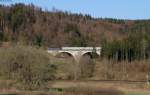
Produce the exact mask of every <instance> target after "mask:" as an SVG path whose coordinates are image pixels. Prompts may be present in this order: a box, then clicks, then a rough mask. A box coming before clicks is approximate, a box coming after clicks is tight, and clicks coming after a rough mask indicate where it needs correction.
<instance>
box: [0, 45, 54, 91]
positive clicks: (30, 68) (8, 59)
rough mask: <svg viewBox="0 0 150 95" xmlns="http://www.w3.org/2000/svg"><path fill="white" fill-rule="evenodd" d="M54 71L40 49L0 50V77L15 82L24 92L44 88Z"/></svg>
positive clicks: (44, 53) (14, 48)
mask: <svg viewBox="0 0 150 95" xmlns="http://www.w3.org/2000/svg"><path fill="white" fill-rule="evenodd" d="M55 69H56V68H55V66H54V65H52V64H51V63H50V60H49V56H48V55H47V53H46V52H45V51H43V50H41V49H36V48H33V47H24V46H15V47H10V48H7V49H5V48H1V49H0V75H1V76H5V78H7V79H13V80H16V81H17V84H18V85H19V87H20V86H21V87H22V88H23V89H25V90H35V89H40V88H43V87H46V83H47V81H48V80H50V79H53V77H54V72H55Z"/></svg>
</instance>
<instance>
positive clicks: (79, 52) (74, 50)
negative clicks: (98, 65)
mask: <svg viewBox="0 0 150 95" xmlns="http://www.w3.org/2000/svg"><path fill="white" fill-rule="evenodd" d="M48 53H50V54H52V55H53V56H56V55H58V54H61V53H68V54H70V55H72V56H73V58H74V59H75V61H76V62H79V61H80V59H81V58H82V56H84V55H85V54H88V53H91V54H92V53H96V54H97V55H98V56H100V55H101V47H62V48H49V49H48Z"/></svg>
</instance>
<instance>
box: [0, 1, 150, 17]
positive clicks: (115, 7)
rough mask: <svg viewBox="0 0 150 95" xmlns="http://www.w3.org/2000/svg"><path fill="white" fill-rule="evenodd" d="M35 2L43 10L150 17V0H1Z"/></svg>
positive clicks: (9, 3)
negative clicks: (54, 9)
mask: <svg viewBox="0 0 150 95" xmlns="http://www.w3.org/2000/svg"><path fill="white" fill-rule="evenodd" d="M15 3H25V4H31V3H32V4H34V5H36V6H38V7H41V8H42V9H43V10H50V11H51V10H52V9H53V8H56V9H58V10H62V11H68V12H71V13H82V14H89V15H91V16H92V17H95V18H101V17H102V18H118V19H134V20H135V19H150V0H0V4H5V5H11V4H15Z"/></svg>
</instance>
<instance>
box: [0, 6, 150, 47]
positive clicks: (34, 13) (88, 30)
mask: <svg viewBox="0 0 150 95" xmlns="http://www.w3.org/2000/svg"><path fill="white" fill-rule="evenodd" d="M129 36H135V37H139V38H142V37H143V36H144V38H145V39H146V41H147V42H148V41H150V40H149V38H150V20H134V21H133V20H118V19H108V18H106V19H102V18H99V19H96V18H92V17H91V16H89V15H82V14H72V13H69V12H62V11H58V10H53V11H51V12H49V11H42V9H40V8H38V7H35V6H33V5H23V4H16V5H12V6H0V42H12V43H17V42H20V43H23V44H27V45H37V46H46V47H61V46H100V45H102V44H103V43H104V42H106V41H107V42H112V41H122V40H125V39H128V38H129ZM136 40H137V39H136ZM148 44H149V43H148Z"/></svg>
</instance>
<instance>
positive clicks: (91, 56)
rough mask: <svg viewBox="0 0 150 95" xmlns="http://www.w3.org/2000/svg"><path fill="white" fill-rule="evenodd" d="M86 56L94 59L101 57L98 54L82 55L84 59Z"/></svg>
mask: <svg viewBox="0 0 150 95" xmlns="http://www.w3.org/2000/svg"><path fill="white" fill-rule="evenodd" d="M86 56H89V57H90V58H92V59H94V58H98V57H99V55H98V54H97V53H96V52H87V53H84V54H83V55H82V57H86Z"/></svg>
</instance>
